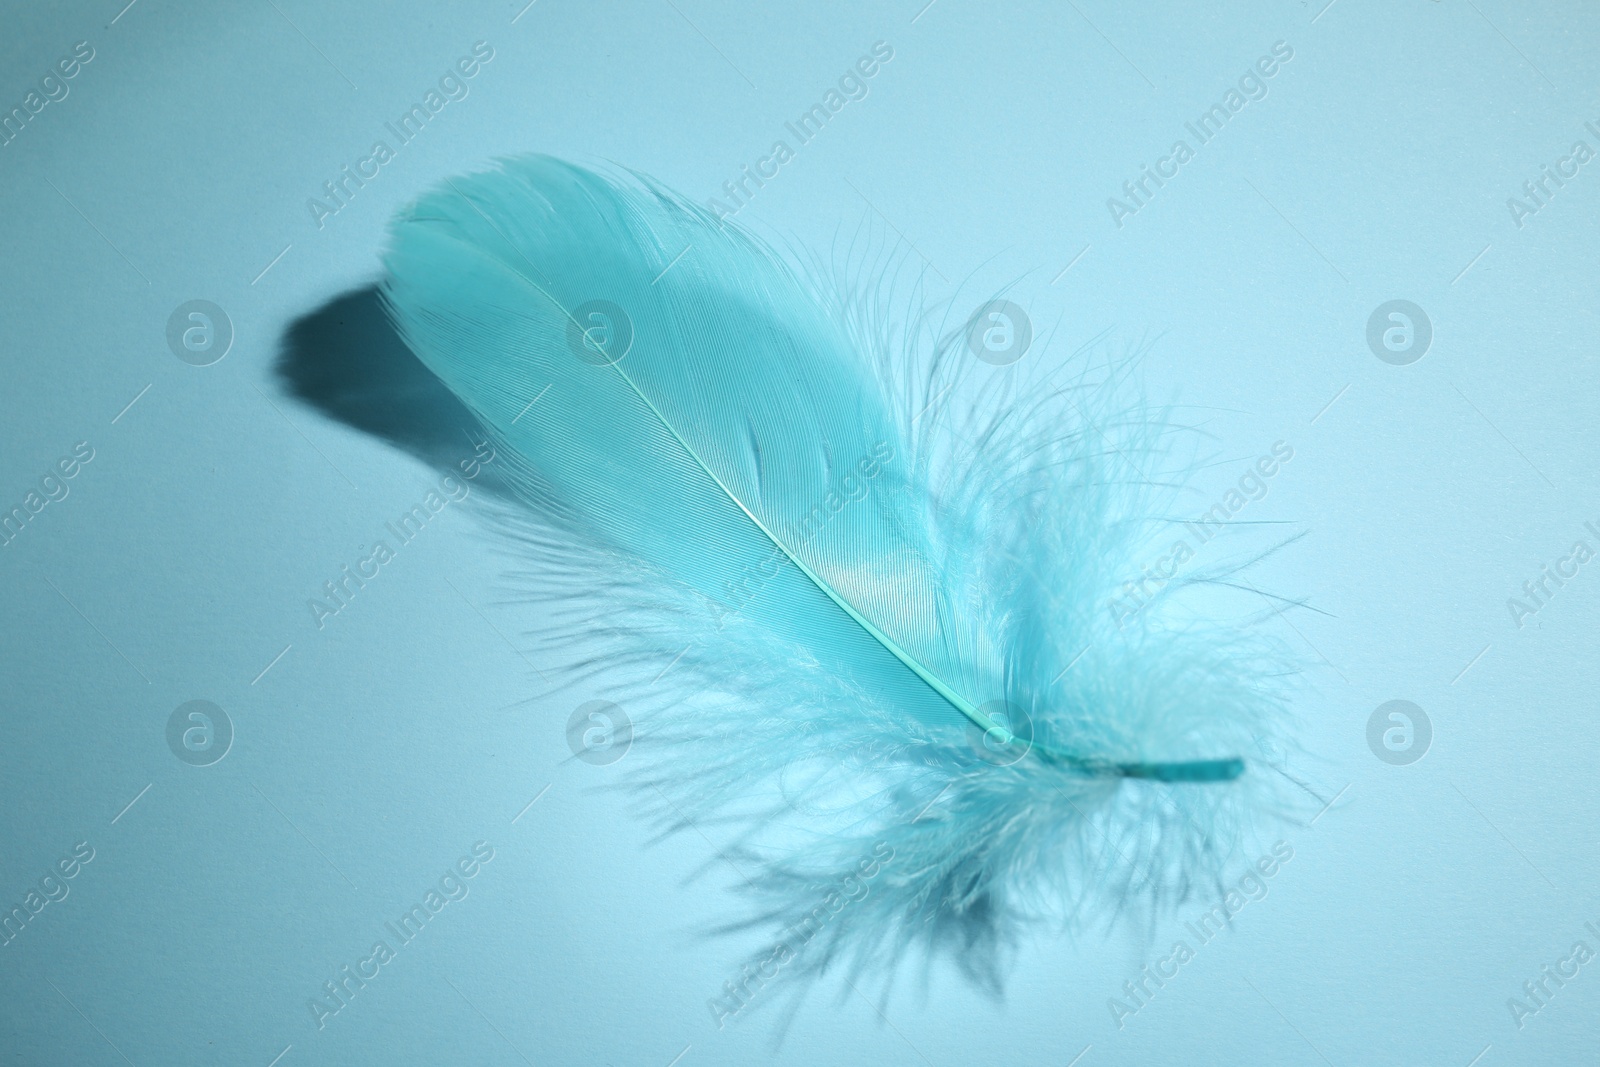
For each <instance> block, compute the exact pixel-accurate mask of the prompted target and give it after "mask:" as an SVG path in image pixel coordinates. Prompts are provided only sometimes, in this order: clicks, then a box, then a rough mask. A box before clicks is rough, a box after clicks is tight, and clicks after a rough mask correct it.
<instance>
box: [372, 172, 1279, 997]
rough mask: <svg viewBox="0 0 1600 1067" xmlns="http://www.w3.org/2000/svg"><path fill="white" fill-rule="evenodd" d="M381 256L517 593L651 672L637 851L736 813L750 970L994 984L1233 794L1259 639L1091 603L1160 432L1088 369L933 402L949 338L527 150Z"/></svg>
mask: <svg viewBox="0 0 1600 1067" xmlns="http://www.w3.org/2000/svg"><path fill="white" fill-rule="evenodd" d="M385 265H386V268H387V279H386V282H385V286H384V291H383V292H384V299H385V302H386V306H387V308H388V309H389V313H390V315H391V318H392V320H393V322H394V323H395V325H396V328H397V330H398V331H399V332H400V334H401V336H402V337H403V338H404V339H405V341H406V343H407V344H408V345H409V346H410V347H411V348H412V350H413V351H414V352H415V353H416V354H417V356H418V357H419V358H420V359H421V360H422V362H423V363H424V364H425V365H426V366H427V367H428V368H429V369H430V370H431V371H432V372H433V373H434V374H436V375H437V376H438V377H439V379H440V380H441V381H442V382H443V383H444V384H445V385H446V386H447V387H448V388H449V389H450V390H451V392H453V393H454V394H455V395H456V396H457V397H458V398H460V400H461V401H462V402H463V403H464V404H465V405H466V406H467V407H468V408H469V409H470V410H471V411H472V412H473V413H474V414H475V415H476V416H477V417H478V418H479V419H480V420H481V422H482V423H483V425H484V426H485V427H486V428H487V430H488V432H489V433H490V434H491V435H492V436H493V437H494V438H495V440H496V444H497V448H498V451H499V452H500V453H501V454H502V455H503V456H504V457H505V466H504V469H503V471H502V473H503V474H505V476H506V477H507V478H508V481H509V484H510V486H511V492H512V496H513V498H514V500H515V502H516V508H515V509H514V511H513V513H512V514H513V518H512V520H511V522H512V525H513V527H514V529H515V537H516V539H517V543H518V544H519V545H520V546H521V547H522V548H524V549H525V550H526V551H527V552H529V553H531V554H537V555H538V556H539V557H540V558H541V559H542V560H543V561H544V563H545V565H546V574H547V575H552V574H556V575H559V574H565V575H566V577H567V581H566V582H565V583H562V582H559V581H556V580H555V579H554V578H552V579H550V580H549V581H548V582H547V583H546V589H545V590H544V591H545V593H546V594H547V595H556V594H559V595H560V596H564V597H565V598H566V601H567V603H568V604H569V605H574V606H579V607H580V610H581V611H590V612H592V611H594V610H600V611H603V612H604V613H605V616H606V618H607V628H608V629H609V630H610V632H611V634H612V637H613V640H614V642H615V647H616V649H617V651H615V652H613V653H611V654H610V655H608V656H607V657H606V659H605V660H604V661H603V663H602V664H601V665H600V670H601V671H602V673H609V672H610V671H611V670H612V669H614V670H615V671H616V672H618V673H626V670H627V668H628V667H629V665H636V666H639V667H642V666H643V665H644V664H646V663H655V664H666V662H667V660H668V659H669V658H672V665H671V666H670V671H671V681H669V682H667V683H666V684H665V685H661V684H657V685H654V686H651V687H645V686H639V687H638V689H639V690H641V692H637V693H636V695H635V698H634V699H635V701H636V706H642V705H645V704H649V705H650V706H651V707H652V708H653V709H654V713H653V714H652V716H651V724H652V725H651V729H650V730H648V731H644V732H643V733H644V734H648V737H649V738H650V740H651V745H650V746H647V747H649V748H650V750H651V751H653V752H655V753H656V758H655V759H653V760H651V761H649V763H648V769H644V770H641V771H640V774H639V777H638V779H637V782H638V784H639V786H640V788H641V789H643V790H644V792H645V795H646V796H648V797H650V798H652V800H653V801H654V802H655V810H657V811H658V813H659V814H660V815H661V816H662V817H663V819H664V820H665V822H666V825H667V826H668V827H669V828H672V827H684V826H688V825H696V826H699V825H702V824H704V825H711V824H714V823H717V822H718V821H719V820H730V819H731V820H733V821H734V822H736V823H738V822H740V821H743V822H744V823H745V824H746V827H747V828H746V830H745V831H742V832H740V833H738V834H737V835H736V840H735V842H734V844H733V846H732V847H731V850H730V852H729V856H730V857H731V858H733V859H734V860H735V862H736V865H737V866H738V867H739V869H740V871H741V873H742V874H744V875H745V878H746V882H747V885H746V888H747V889H748V890H749V891H750V892H752V893H754V894H756V897H757V899H756V902H755V905H754V907H753V909H752V910H751V912H750V913H749V917H748V918H747V919H746V920H741V921H739V922H735V923H731V924H730V927H733V928H743V927H746V926H767V927H769V928H770V929H772V930H773V931H775V933H774V936H775V940H774V941H773V942H772V945H773V948H772V952H773V953H774V954H776V957H781V962H782V965H783V966H786V967H788V968H789V969H791V970H793V971H797V972H802V971H809V972H813V973H819V972H821V971H823V970H825V969H827V968H828V967H830V966H832V965H834V964H835V963H848V964H849V965H850V966H852V967H854V968H856V969H857V970H865V969H870V968H873V967H879V966H883V965H885V963H886V962H892V961H893V960H895V959H897V958H898V957H899V956H900V955H901V954H902V953H903V952H905V951H906V950H909V949H912V948H917V947H920V948H922V949H925V950H930V951H932V952H934V953H937V952H938V951H940V950H944V949H950V950H952V951H953V954H954V956H955V958H956V959H957V962H958V963H959V964H960V965H961V966H963V967H964V968H965V969H966V970H967V971H968V973H969V974H970V975H972V976H973V977H974V978H975V979H976V980H978V981H979V982H981V983H983V984H985V985H988V986H990V987H998V984H999V976H1000V974H1001V972H1002V970H1003V960H1004V955H1005V950H1006V949H1007V948H1008V947H1009V946H1012V945H1014V944H1015V943H1016V942H1017V940H1018V938H1019V936H1020V935H1021V931H1022V930H1023V927H1024V925H1025V924H1026V923H1027V921H1028V920H1029V918H1030V917H1031V916H1033V915H1034V914H1036V913H1040V912H1049V911H1051V910H1052V909H1053V908H1055V909H1058V908H1059V906H1060V905H1063V904H1069V903H1073V904H1082V903H1084V902H1086V901H1092V900H1094V899H1096V898H1097V897H1104V898H1114V899H1117V900H1127V899H1130V898H1132V897H1134V896H1136V895H1142V896H1144V897H1145V898H1147V899H1152V900H1153V899H1156V898H1163V899H1168V900H1170V899H1172V898H1174V897H1181V896H1182V895H1183V894H1185V893H1187V892H1189V891H1190V890H1191V889H1192V887H1193V886H1194V885H1195V884H1196V878H1203V877H1205V874H1204V873H1203V872H1204V871H1206V870H1208V869H1209V868H1208V867H1207V859H1208V858H1210V859H1211V860H1212V861H1214V860H1215V857H1216V856H1218V855H1220V854H1222V853H1223V852H1225V851H1226V848H1227V847H1228V846H1227V844H1226V842H1227V841H1229V840H1231V839H1232V834H1231V831H1230V829H1229V828H1230V827H1231V826H1232V825H1233V824H1234V823H1237V822H1240V821H1242V819H1243V818H1244V816H1245V814H1246V813H1247V812H1248V811H1249V810H1250V809H1251V807H1252V805H1257V804H1259V797H1258V796H1257V795H1256V794H1257V793H1258V792H1259V790H1255V791H1253V788H1252V783H1254V784H1259V777H1260V776H1259V775H1252V774H1248V773H1246V767H1247V764H1246V761H1245V758H1244V757H1245V756H1246V754H1247V752H1248V751H1249V750H1250V747H1251V746H1252V745H1254V744H1256V743H1257V742H1258V741H1259V740H1260V739H1261V738H1263V737H1276V736H1277V735H1279V734H1281V732H1282V730H1281V722H1282V720H1283V716H1282V714H1281V711H1282V702H1283V698H1282V696H1281V694H1280V693H1278V692H1277V690H1276V689H1275V688H1274V687H1273V686H1271V685H1270V684H1267V683H1266V682H1264V681H1263V679H1264V678H1267V677H1269V676H1271V675H1272V674H1273V673H1274V672H1275V671H1276V668H1277V664H1278V662H1279V661H1278V659H1277V658H1275V653H1274V652H1273V651H1272V649H1271V648H1270V647H1268V646H1267V644H1266V643H1264V642H1263V641H1261V640H1258V639H1256V638H1254V637H1252V636H1250V635H1249V634H1247V633H1245V632H1243V631H1240V630H1238V629H1236V628H1229V627H1226V626H1224V625H1220V624H1208V623H1207V622H1206V621H1205V620H1204V619H1203V618H1195V617H1177V616H1174V615H1173V613H1172V612H1170V611H1168V610H1167V609H1166V605H1167V604H1168V602H1169V600H1170V597H1169V596H1167V595H1165V594H1164V595H1163V596H1162V597H1161V598H1159V599H1160V600H1161V604H1160V605H1157V606H1156V608H1154V609H1152V610H1147V611H1144V612H1140V613H1138V614H1137V616H1135V617H1133V618H1131V619H1130V618H1123V619H1118V618H1117V617H1116V615H1115V613H1113V612H1111V611H1108V610H1107V608H1106V603H1107V600H1108V597H1110V596H1113V595H1114V594H1115V592H1116V591H1117V589H1118V587H1119V586H1120V585H1121V584H1122V583H1123V582H1124V581H1126V579H1127V578H1128V577H1129V576H1130V575H1137V574H1138V573H1139V568H1140V565H1141V564H1142V563H1145V562H1148V561H1147V560H1146V559H1143V558H1141V556H1140V553H1142V552H1143V551H1145V550H1147V549H1148V547H1149V545H1150V544H1152V543H1153V542H1152V538H1154V537H1158V536H1160V531H1161V530H1162V529H1163V528H1164V527H1165V525H1166V524H1164V523H1163V522H1162V521H1161V520H1160V519H1159V518H1155V517H1152V516H1155V515H1157V514H1158V510H1159V508H1160V507H1161V506H1162V505H1163V503H1170V501H1165V502H1164V501H1162V500H1160V499H1158V490H1157V489H1156V488H1155V487H1154V484H1153V481H1154V480H1153V479H1149V478H1145V477H1135V476H1134V473H1133V472H1134V470H1136V469H1137V468H1139V467H1140V466H1141V462H1140V461H1141V460H1143V461H1145V462H1149V461H1150V460H1151V458H1152V457H1155V456H1157V455H1158V453H1159V452H1160V448H1161V445H1160V440H1161V437H1162V434H1163V432H1164V431H1163V428H1162V427H1161V426H1160V425H1159V423H1158V422H1157V421H1152V420H1150V419H1146V418H1142V417H1138V416H1132V417H1129V416H1127V415H1126V414H1125V413H1119V412H1117V411H1114V410H1113V411H1105V410H1097V405H1101V404H1103V403H1106V402H1105V401H1103V400H1101V399H1097V398H1101V397H1104V395H1105V393H1104V392H1103V391H1099V390H1095V389H1091V388H1089V387H1088V383H1086V382H1080V383H1079V387H1076V388H1060V387H1055V388H1049V389H1044V390H1038V391H1035V393H1034V394H1033V395H1031V396H1027V397H1023V398H1021V399H1019V397H1018V396H1017V395H1016V394H1015V393H1013V394H1011V395H1004V391H1003V390H999V391H997V390H987V391H985V390H984V389H983V388H982V387H981V383H980V387H979V388H978V389H977V393H978V394H979V395H978V396H977V398H976V399H974V400H973V402H972V403H971V404H969V405H967V406H966V407H964V408H963V407H961V406H959V405H955V404H953V403H950V402H946V403H944V404H941V403H940V402H939V401H940V398H941V397H943V396H945V395H946V394H950V395H956V394H960V395H966V393H967V392H971V391H972V390H970V389H967V384H970V383H967V381H966V380H967V377H968V375H967V374H966V372H965V371H964V370H963V368H962V367H961V366H960V365H959V364H960V361H959V359H958V356H959V355H960V353H958V352H957V349H958V348H959V340H958V338H959V331H952V332H948V333H946V334H944V335H942V336H940V337H938V338H936V339H935V343H933V344H932V345H930V346H928V347H929V348H930V349H931V353H932V354H931V355H928V354H926V353H921V354H919V353H916V352H912V353H909V354H908V353H906V352H905V351H902V350H899V349H897V346H896V345H895V343H894V342H893V340H892V338H891V335H892V334H893V332H894V331H893V330H892V329H891V328H890V327H888V326H887V325H886V324H885V321H884V320H883V319H882V318H881V316H876V315H875V314H874V313H873V312H871V311H870V310H863V309H862V307H860V306H856V305H852V304H851V303H850V302H849V301H847V300H845V299H842V298H840V297H838V296H835V295H833V294H831V293H830V292H829V290H828V288H827V286H825V285H823V284H821V283H820V282H818V281H817V280H816V275H815V273H814V272H808V271H805V270H802V269H800V268H799V267H797V266H795V265H794V264H792V263H791V262H789V261H788V260H786V259H785V258H784V257H782V256H780V255H778V254H777V253H775V252H773V251H772V250H771V249H769V248H768V247H766V246H764V245H763V244H762V243H761V242H759V241H757V240H756V239H755V238H753V237H752V236H750V235H749V234H747V233H746V232H745V231H743V230H741V229H739V228H737V227H735V226H733V225H732V224H730V223H727V222H725V221H719V220H717V219H715V218H713V217H712V216H711V215H709V214H708V213H707V212H706V211H704V210H702V209H701V208H699V207H698V206H696V205H694V204H692V203H689V202H687V201H685V200H683V199H681V198H679V197H677V196H675V195H673V194H671V193H670V192H668V191H666V190H665V189H663V188H661V187H660V186H658V185H657V184H655V183H653V182H651V181H650V180H648V179H645V178H642V177H639V176H622V177H617V176H607V175H601V174H598V173H595V172H592V171H590V170H587V169H584V168H580V167H577V166H574V165H570V164H567V163H563V162H560V161H557V160H553V159H550V158H547V157H537V156H535V157H525V158H519V159H515V160H509V161H503V162H502V163H501V164H500V165H499V166H498V167H497V168H496V169H494V170H492V171H489V172H487V173H480V174H476V175H472V176H470V177H465V178H459V179H455V180H452V181H450V182H448V183H447V184H446V185H445V186H443V187H441V188H439V189H438V190H436V191H434V192H431V193H429V194H427V195H426V196H424V197H423V198H421V199H420V200H419V201H418V202H417V203H416V204H414V205H413V206H411V207H410V208H408V209H407V210H405V211H403V212H402V213H401V214H400V215H399V217H398V218H397V219H396V220H395V222H394V224H393V226H392V229H391V240H390V248H389V251H388V253H387V256H386V260H385ZM908 343H909V342H908ZM912 347H915V346H914V345H912ZM969 362H970V361H969ZM964 383H965V384H964ZM958 385H960V386H961V387H962V389H960V390H957V389H956V386H958ZM952 390H954V393H953V392H952ZM963 390H965V392H963ZM1180 585H1182V583H1174V588H1173V592H1175V591H1176V588H1177V587H1178V586H1180ZM574 636H575V639H578V640H581V639H582V635H581V634H578V633H576V632H575V634H574ZM585 662H586V663H587V665H588V666H589V668H590V670H589V672H588V674H586V675H585V677H592V676H593V674H594V673H595V668H596V666H597V665H596V664H595V662H594V661H593V660H589V661H585ZM663 673H664V674H665V673H666V672H663ZM657 681H658V682H659V681H660V679H657ZM647 688H648V690H649V692H642V690H645V689H647ZM797 783H804V784H799V785H797ZM773 791H776V792H778V793H779V794H781V795H783V796H785V797H787V798H788V800H789V803H788V804H787V807H788V808H789V809H791V810H790V811H789V812H787V813H786V817H787V816H792V815H793V810H792V809H794V808H795V807H797V806H799V807H801V808H802V809H803V811H804V812H805V818H804V819H803V820H801V822H802V824H803V825H798V826H796V825H794V824H792V823H791V822H789V821H786V818H777V817H776V816H775V813H774V810H773V809H772V808H771V807H770V806H768V805H767V804H766V802H765V800H763V798H764V797H765V798H767V799H770V797H771V795H772V792H773ZM797 797H798V798H799V801H800V803H799V804H798V805H796V804H795V803H794V801H795V799H796V798H797ZM779 807H783V805H781V804H780V805H779ZM1213 866H1214V862H1213ZM869 872H870V873H869ZM1117 872H1120V873H1117ZM841 887H845V888H841ZM840 899H843V900H844V901H846V904H845V905H842V906H839V907H837V908H835V907H834V905H835V904H837V903H838V901H839V900H840ZM819 901H820V902H826V903H825V906H819ZM819 913H820V914H819ZM746 992H747V993H748V989H746ZM730 995H731V994H730ZM744 999H747V998H744ZM740 1003H741V1005H742V1003H743V999H741V1001H740ZM724 1008H726V1005H724ZM712 1011H713V1014H714V1015H716V1014H717V1008H716V1006H715V1003H713V1007H712ZM720 1021H721V1020H720V1019H719V1022H720Z"/></svg>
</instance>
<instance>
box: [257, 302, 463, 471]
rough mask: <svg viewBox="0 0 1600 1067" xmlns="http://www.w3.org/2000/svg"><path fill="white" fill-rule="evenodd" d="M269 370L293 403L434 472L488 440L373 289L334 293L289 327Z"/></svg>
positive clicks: (448, 468) (444, 467)
mask: <svg viewBox="0 0 1600 1067" xmlns="http://www.w3.org/2000/svg"><path fill="white" fill-rule="evenodd" d="M275 369H276V371H277V375H278V381H279V384H280V386H281V387H282V388H283V390H284V392H286V393H287V394H288V395H290V396H292V397H294V398H295V399H296V400H299V401H300V402H302V403H304V404H306V405H308V406H310V407H312V408H315V409H316V410H317V411H319V412H321V413H322V414H323V415H325V416H327V417H328V418H331V419H333V420H335V421H337V422H341V423H344V424H345V425H346V426H349V427H351V428H352V429H355V430H359V431H361V432H362V433H366V434H371V435H372V436H374V437H376V438H378V439H380V440H382V441H386V442H388V443H389V444H391V445H393V446H395V447H396V448H399V449H401V450H402V451H404V452H408V453H410V454H411V455H412V456H415V457H416V458H417V459H420V460H422V462H424V463H426V464H428V465H429V466H431V467H435V468H438V469H440V470H454V468H455V466H456V463H457V461H458V460H460V459H461V457H462V456H463V455H464V454H465V452H464V450H467V449H470V447H471V446H470V442H471V441H474V440H482V439H483V438H484V437H485V436H487V433H486V431H485V429H484V427H483V424H482V423H481V422H479V420H478V418H477V417H476V416H475V415H473V414H472V412H470V411H468V410H467V407H466V405H465V404H463V403H462V402H461V401H460V400H458V399H456V396H455V394H454V393H452V392H451V391H450V390H449V389H447V388H446V387H445V385H444V383H443V382H441V381H440V380H439V379H438V377H437V376H436V375H434V373H433V372H432V371H430V370H428V368H427V367H425V366H423V364H422V361H421V360H419V359H417V357H416V356H415V355H413V354H412V352H411V349H409V348H407V347H406V344H405V342H404V341H402V340H401V339H400V336H399V335H398V334H396V333H395V331H394V327H393V326H391V325H390V323H389V318H388V316H387V315H386V314H385V313H384V310H383V304H382V302H381V301H380V299H379V296H378V288H377V287H376V286H366V287H364V288H361V289H353V290H350V291H349V292H345V293H341V294H339V295H338V296H336V297H334V298H333V299H331V300H329V301H328V302H327V303H325V304H323V305H322V306H321V307H319V308H317V309H316V310H314V311H311V312H308V313H307V314H305V315H302V316H301V317H300V318H298V319H296V320H294V322H292V323H290V324H289V328H288V329H287V330H285V331H284V335H283V340H282V344H281V348H280V350H279V353H278V361H277V366H276V368H275ZM463 435H465V439H464V438H463ZM489 487H490V488H491V489H492V488H494V486H493V485H492V484H491V485H490V486H489Z"/></svg>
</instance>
